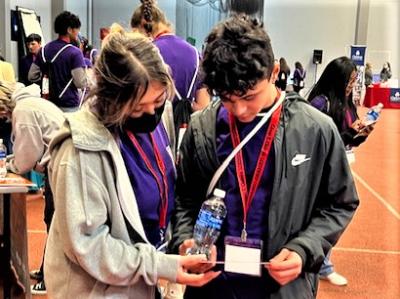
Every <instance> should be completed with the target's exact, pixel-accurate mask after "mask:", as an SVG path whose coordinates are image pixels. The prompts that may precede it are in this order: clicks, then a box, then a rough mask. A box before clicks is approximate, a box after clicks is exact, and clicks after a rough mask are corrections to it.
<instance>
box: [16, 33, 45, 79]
mask: <svg viewBox="0 0 400 299" xmlns="http://www.w3.org/2000/svg"><path fill="white" fill-rule="evenodd" d="M25 41H26V45H27V47H28V51H29V53H28V54H27V55H25V56H24V57H22V58H21V60H20V62H19V75H18V81H19V82H22V83H24V84H25V85H30V84H32V83H33V82H31V81H29V80H28V73H29V69H30V68H31V65H32V63H33V62H34V61H35V60H36V57H37V55H38V53H39V50H40V47H41V46H42V37H41V36H40V35H39V34H36V33H32V34H29V35H28V36H27V38H26V40H25Z"/></svg>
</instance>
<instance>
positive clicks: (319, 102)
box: [310, 95, 357, 133]
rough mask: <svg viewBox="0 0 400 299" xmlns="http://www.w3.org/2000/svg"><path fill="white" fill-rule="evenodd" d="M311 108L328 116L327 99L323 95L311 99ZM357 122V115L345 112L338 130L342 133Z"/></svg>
mask: <svg viewBox="0 0 400 299" xmlns="http://www.w3.org/2000/svg"><path fill="white" fill-rule="evenodd" d="M310 104H311V106H313V107H315V108H317V109H318V110H319V111H321V112H323V113H325V114H328V109H329V108H328V107H329V106H328V98H327V97H326V96H324V95H319V96H316V97H315V98H313V99H312V100H311V102H310ZM356 120H357V115H356V114H355V113H354V112H352V111H351V110H350V109H348V110H347V111H346V115H345V119H344V120H343V124H342V127H341V128H338V129H339V132H340V133H342V132H343V131H344V130H347V128H349V127H351V124H352V123H354V122H355V121H356Z"/></svg>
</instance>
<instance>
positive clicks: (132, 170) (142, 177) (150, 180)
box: [121, 123, 176, 245]
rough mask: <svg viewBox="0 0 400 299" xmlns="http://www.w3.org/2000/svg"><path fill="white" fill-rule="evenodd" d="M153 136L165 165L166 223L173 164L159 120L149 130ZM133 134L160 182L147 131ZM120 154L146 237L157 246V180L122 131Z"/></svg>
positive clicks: (170, 204)
mask: <svg viewBox="0 0 400 299" xmlns="http://www.w3.org/2000/svg"><path fill="white" fill-rule="evenodd" d="M153 136H154V139H155V142H156V144H157V146H158V149H159V151H160V154H161V156H162V158H163V161H164V163H165V167H166V175H167V179H168V212H167V224H168V221H169V219H170V216H171V213H172V211H173V208H174V196H175V191H174V185H175V178H176V172H175V166H174V163H173V160H172V154H171V153H172V152H171V151H170V149H169V139H168V135H167V133H166V131H165V128H164V126H163V124H162V123H160V124H159V125H158V126H157V128H156V129H155V131H154V132H153ZM135 137H136V139H137V141H138V142H139V144H140V145H141V147H142V149H143V151H144V152H145V153H146V154H147V157H148V158H149V160H150V162H151V164H152V166H153V168H154V169H155V170H156V173H157V176H158V178H159V181H160V182H162V175H161V172H160V171H159V168H158V166H157V162H156V159H155V155H154V151H153V146H152V143H151V139H150V136H149V134H147V133H141V134H135ZM121 153H122V157H123V159H124V162H125V166H126V168H127V171H128V175H129V178H130V180H131V184H132V188H133V190H134V192H135V196H136V201H137V204H138V208H139V214H140V218H141V221H142V224H143V227H144V230H145V233H146V237H147V239H148V240H149V242H150V243H151V244H153V245H157V244H158V243H159V242H160V234H159V232H160V230H159V219H160V216H159V206H160V202H161V195H160V190H159V189H158V186H157V181H156V179H155V178H154V177H153V175H152V174H151V172H150V171H149V169H148V168H147V166H146V164H145V163H144V161H143V159H142V157H141V156H140V154H139V152H138V150H137V148H136V147H135V146H134V145H133V143H132V141H131V140H130V139H129V137H128V135H127V134H126V133H122V134H121Z"/></svg>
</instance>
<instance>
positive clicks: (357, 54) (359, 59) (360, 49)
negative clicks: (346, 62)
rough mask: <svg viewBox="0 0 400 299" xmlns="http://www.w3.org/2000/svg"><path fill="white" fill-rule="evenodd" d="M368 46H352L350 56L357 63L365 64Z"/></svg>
mask: <svg viewBox="0 0 400 299" xmlns="http://www.w3.org/2000/svg"><path fill="white" fill-rule="evenodd" d="M366 48H367V47H366V46H351V50H350V58H351V60H353V61H354V63H355V64H356V65H364V64H365V50H366Z"/></svg>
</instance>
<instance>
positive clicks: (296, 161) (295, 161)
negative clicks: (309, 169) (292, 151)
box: [292, 154, 311, 166]
mask: <svg viewBox="0 0 400 299" xmlns="http://www.w3.org/2000/svg"><path fill="white" fill-rule="evenodd" d="M310 159H311V158H306V155H300V154H298V155H296V156H294V158H293V159H292V166H299V165H300V164H303V163H304V162H306V161H308V160H310Z"/></svg>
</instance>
